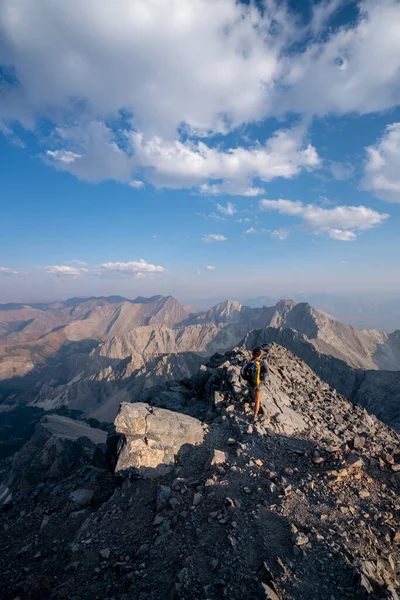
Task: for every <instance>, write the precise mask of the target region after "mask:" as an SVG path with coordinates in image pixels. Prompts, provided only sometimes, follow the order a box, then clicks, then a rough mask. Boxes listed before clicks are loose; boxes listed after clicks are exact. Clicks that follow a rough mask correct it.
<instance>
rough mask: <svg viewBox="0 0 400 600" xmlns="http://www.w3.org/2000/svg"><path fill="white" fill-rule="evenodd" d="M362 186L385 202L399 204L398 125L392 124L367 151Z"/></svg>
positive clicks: (399, 151)
mask: <svg viewBox="0 0 400 600" xmlns="http://www.w3.org/2000/svg"><path fill="white" fill-rule="evenodd" d="M366 150H367V155H368V156H367V162H366V164H365V173H364V179H363V182H362V186H363V188H364V189H366V190H370V191H371V192H372V193H373V194H375V196H377V197H378V198H380V199H381V200H386V201H387V202H400V123H392V125H388V127H387V128H386V131H385V134H384V135H383V137H382V138H381V139H380V140H378V142H377V143H376V144H375V146H369V147H368V148H367V149H366Z"/></svg>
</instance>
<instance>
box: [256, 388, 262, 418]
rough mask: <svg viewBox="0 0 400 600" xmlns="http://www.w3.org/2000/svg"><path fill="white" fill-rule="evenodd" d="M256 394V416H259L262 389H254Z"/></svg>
mask: <svg viewBox="0 0 400 600" xmlns="http://www.w3.org/2000/svg"><path fill="white" fill-rule="evenodd" d="M254 396H255V403H254V418H255V419H256V418H257V415H258V411H259V410H260V402H261V396H262V391H261V390H258V389H257V390H254Z"/></svg>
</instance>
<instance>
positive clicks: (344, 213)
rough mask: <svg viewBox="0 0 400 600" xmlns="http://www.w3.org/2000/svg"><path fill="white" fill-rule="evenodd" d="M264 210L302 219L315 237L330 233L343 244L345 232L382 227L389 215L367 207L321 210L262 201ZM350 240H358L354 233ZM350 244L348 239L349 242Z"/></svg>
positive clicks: (312, 206)
mask: <svg viewBox="0 0 400 600" xmlns="http://www.w3.org/2000/svg"><path fill="white" fill-rule="evenodd" d="M260 209H261V210H275V211H277V212H278V213H280V214H283V215H288V216H291V217H298V218H300V219H301V220H302V221H303V223H304V224H305V225H307V226H308V228H310V229H311V230H312V231H314V232H315V233H328V235H330V236H331V237H333V238H334V239H341V240H344V239H345V236H344V234H343V231H342V230H344V231H351V232H352V230H356V231H364V230H367V229H371V228H372V227H375V226H377V225H381V224H382V223H383V222H384V221H385V220H386V219H387V218H388V217H389V215H387V214H383V213H379V212H377V211H375V210H372V209H371V208H367V207H366V206H335V207H334V208H322V207H321V206H317V205H315V204H303V203H302V202H299V201H292V200H283V199H280V200H261V201H260ZM352 233H353V236H354V237H353V236H350V237H351V239H355V237H356V234H355V233H354V232H352ZM346 239H347V240H348V239H349V237H347V238H346Z"/></svg>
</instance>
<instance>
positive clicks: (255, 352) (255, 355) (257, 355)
mask: <svg viewBox="0 0 400 600" xmlns="http://www.w3.org/2000/svg"><path fill="white" fill-rule="evenodd" d="M260 356H261V350H260V348H255V350H253V354H252V358H260Z"/></svg>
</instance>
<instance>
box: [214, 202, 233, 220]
mask: <svg viewBox="0 0 400 600" xmlns="http://www.w3.org/2000/svg"><path fill="white" fill-rule="evenodd" d="M217 211H218V212H220V213H222V214H223V215H226V216H227V217H232V216H233V215H234V214H235V213H236V212H237V210H236V207H235V205H234V204H232V202H228V203H227V205H226V206H222V205H221V204H217Z"/></svg>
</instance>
